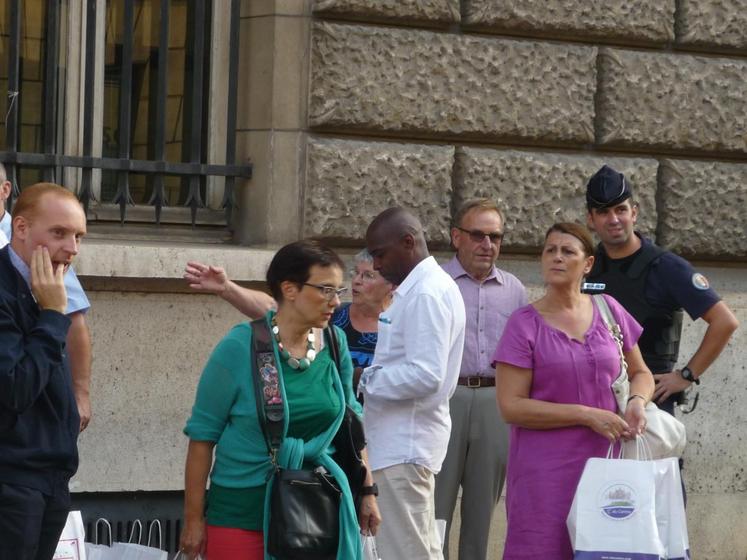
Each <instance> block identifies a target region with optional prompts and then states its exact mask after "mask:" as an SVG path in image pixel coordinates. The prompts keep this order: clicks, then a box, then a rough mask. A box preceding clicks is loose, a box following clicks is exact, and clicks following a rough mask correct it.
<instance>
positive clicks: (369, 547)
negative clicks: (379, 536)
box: [361, 533, 381, 560]
mask: <svg viewBox="0 0 747 560" xmlns="http://www.w3.org/2000/svg"><path fill="white" fill-rule="evenodd" d="M361 540H362V542H363V560H381V558H380V557H379V551H378V550H376V537H374V536H373V535H372V534H370V533H369V534H368V535H361Z"/></svg>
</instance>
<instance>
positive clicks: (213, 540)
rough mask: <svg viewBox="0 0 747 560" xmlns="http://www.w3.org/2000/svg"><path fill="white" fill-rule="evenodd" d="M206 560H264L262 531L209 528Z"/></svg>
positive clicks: (210, 526)
mask: <svg viewBox="0 0 747 560" xmlns="http://www.w3.org/2000/svg"><path fill="white" fill-rule="evenodd" d="M206 552H207V558H206V560H263V558H264V552H265V548H264V536H263V534H262V531H247V530H245V529H232V528H230V527H216V526H215V525H208V526H207V551H206Z"/></svg>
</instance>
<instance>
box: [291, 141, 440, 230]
mask: <svg viewBox="0 0 747 560" xmlns="http://www.w3.org/2000/svg"><path fill="white" fill-rule="evenodd" d="M453 160H454V148H453V147H452V146H427V145H420V144H394V143H384V142H356V141H348V140H324V139H317V138H313V139H311V141H310V142H309V146H308V172H307V182H306V197H305V208H304V215H305V217H306V219H305V222H304V223H305V230H304V235H307V236H322V237H326V238H332V239H338V240H354V241H356V242H358V243H362V241H363V239H364V238H365V234H366V228H367V227H368V223H369V222H370V221H371V220H370V216H372V215H373V216H375V215H376V214H378V213H379V212H381V211H382V210H385V209H386V208H388V207H389V206H393V205H399V206H407V207H408V208H411V209H413V211H415V212H416V213H417V214H419V215H420V216H423V217H427V218H428V219H427V220H424V222H425V224H426V229H427V235H428V237H429V238H430V239H433V240H438V241H441V242H446V240H448V237H449V215H450V212H451V210H450V205H451V198H452V187H451V168H452V165H453Z"/></svg>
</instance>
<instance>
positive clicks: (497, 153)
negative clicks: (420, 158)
mask: <svg viewBox="0 0 747 560" xmlns="http://www.w3.org/2000/svg"><path fill="white" fill-rule="evenodd" d="M605 162H606V163H608V164H609V165H612V166H613V167H614V168H615V169H617V170H619V171H620V172H621V173H624V174H625V176H626V177H628V178H629V179H630V182H631V183H633V184H635V185H637V187H636V198H637V200H638V202H639V203H640V205H641V210H642V215H641V220H640V222H639V223H640V224H641V226H642V228H641V229H642V230H643V231H648V232H651V231H653V229H654V227H655V225H656V204H655V202H654V195H655V192H656V171H657V163H656V160H654V159H643V158H640V159H632V158H631V159H626V158H599V157H592V156H575V155H574V156H571V155H564V154H556V153H546V152H536V151H532V152H519V151H515V150H493V149H485V148H468V147H464V148H460V149H459V150H458V152H457V158H456V167H455V173H454V182H455V185H456V194H457V197H456V200H455V207H458V206H459V205H460V204H461V202H463V201H464V200H467V199H469V198H475V197H489V198H492V199H493V200H495V201H496V202H497V203H498V204H499V205H500V206H501V208H502V209H503V211H504V213H505V215H506V230H507V231H508V232H509V234H508V237H507V239H506V242H507V243H508V244H509V245H510V246H511V247H513V248H523V249H530V250H531V249H532V248H534V247H538V246H539V245H541V244H542V241H543V239H544V233H545V230H546V229H547V228H548V227H549V226H550V225H551V224H552V223H553V222H561V221H572V222H580V221H583V220H584V219H585V213H586V202H585V200H586V199H585V187H584V185H585V181H586V180H587V178H588V177H590V176H591V175H593V174H594V173H595V172H596V171H597V169H599V168H600V167H601V166H602V164H603V163H605Z"/></svg>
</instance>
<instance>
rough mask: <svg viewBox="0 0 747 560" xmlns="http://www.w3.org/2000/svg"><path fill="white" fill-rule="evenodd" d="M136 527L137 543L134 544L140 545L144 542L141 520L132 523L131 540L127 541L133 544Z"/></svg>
mask: <svg viewBox="0 0 747 560" xmlns="http://www.w3.org/2000/svg"><path fill="white" fill-rule="evenodd" d="M135 527H137V529H138V531H137V542H136V543H134V544H140V543H141V542H142V541H143V522H142V521H140V520H139V519H136V520H135V521H133V522H132V529H130V538H129V539H127V542H128V543H130V544H133V543H132V539H134V538H135Z"/></svg>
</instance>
